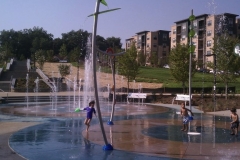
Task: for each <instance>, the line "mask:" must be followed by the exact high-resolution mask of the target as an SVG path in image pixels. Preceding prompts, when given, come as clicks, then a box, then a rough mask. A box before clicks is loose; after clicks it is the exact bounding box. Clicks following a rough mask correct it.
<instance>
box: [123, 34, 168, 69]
mask: <svg viewBox="0 0 240 160" xmlns="http://www.w3.org/2000/svg"><path fill="white" fill-rule="evenodd" d="M169 32H170V31H165V30H158V31H141V32H138V33H136V35H134V36H132V37H131V38H128V39H126V50H127V49H129V48H130V47H131V45H132V44H133V43H135V45H136V48H137V51H138V53H140V52H143V53H144V55H145V56H146V64H149V58H150V56H151V54H154V53H155V54H157V57H158V61H159V62H162V64H160V65H164V63H165V62H164V61H166V60H167V56H168V55H169V51H170V38H169Z"/></svg>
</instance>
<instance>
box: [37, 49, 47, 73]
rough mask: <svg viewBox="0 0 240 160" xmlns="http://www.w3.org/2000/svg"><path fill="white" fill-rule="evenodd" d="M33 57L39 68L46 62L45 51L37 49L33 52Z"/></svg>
mask: <svg viewBox="0 0 240 160" xmlns="http://www.w3.org/2000/svg"><path fill="white" fill-rule="evenodd" d="M35 58H36V62H37V63H38V65H39V68H40V69H41V70H42V69H43V65H44V63H45V62H46V58H45V51H44V50H38V51H37V52H36V53H35Z"/></svg>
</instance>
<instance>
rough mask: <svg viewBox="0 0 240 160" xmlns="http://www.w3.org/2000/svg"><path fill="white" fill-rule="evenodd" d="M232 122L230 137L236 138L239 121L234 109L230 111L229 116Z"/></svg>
mask: <svg viewBox="0 0 240 160" xmlns="http://www.w3.org/2000/svg"><path fill="white" fill-rule="evenodd" d="M230 118H231V120H232V122H231V130H232V133H231V135H235V136H236V137H237V136H238V126H239V119H238V114H237V110H236V108H232V109H231V116H230Z"/></svg>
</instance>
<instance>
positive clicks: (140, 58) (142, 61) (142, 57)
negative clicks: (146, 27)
mask: <svg viewBox="0 0 240 160" xmlns="http://www.w3.org/2000/svg"><path fill="white" fill-rule="evenodd" d="M137 59H138V64H139V65H140V66H145V64H146V55H145V54H144V52H143V51H142V50H141V51H140V52H138V58H137Z"/></svg>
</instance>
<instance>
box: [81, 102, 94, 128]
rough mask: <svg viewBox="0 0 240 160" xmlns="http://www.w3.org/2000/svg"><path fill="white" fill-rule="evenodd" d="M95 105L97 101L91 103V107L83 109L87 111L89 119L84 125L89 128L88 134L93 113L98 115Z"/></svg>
mask: <svg viewBox="0 0 240 160" xmlns="http://www.w3.org/2000/svg"><path fill="white" fill-rule="evenodd" d="M94 104H95V101H91V102H89V106H88V107H86V108H84V109H83V110H86V111H87V118H86V119H85V121H84V124H85V125H86V126H87V128H86V132H88V129H89V126H90V122H91V120H92V115H93V113H94V114H95V115H96V111H95V108H94Z"/></svg>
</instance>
